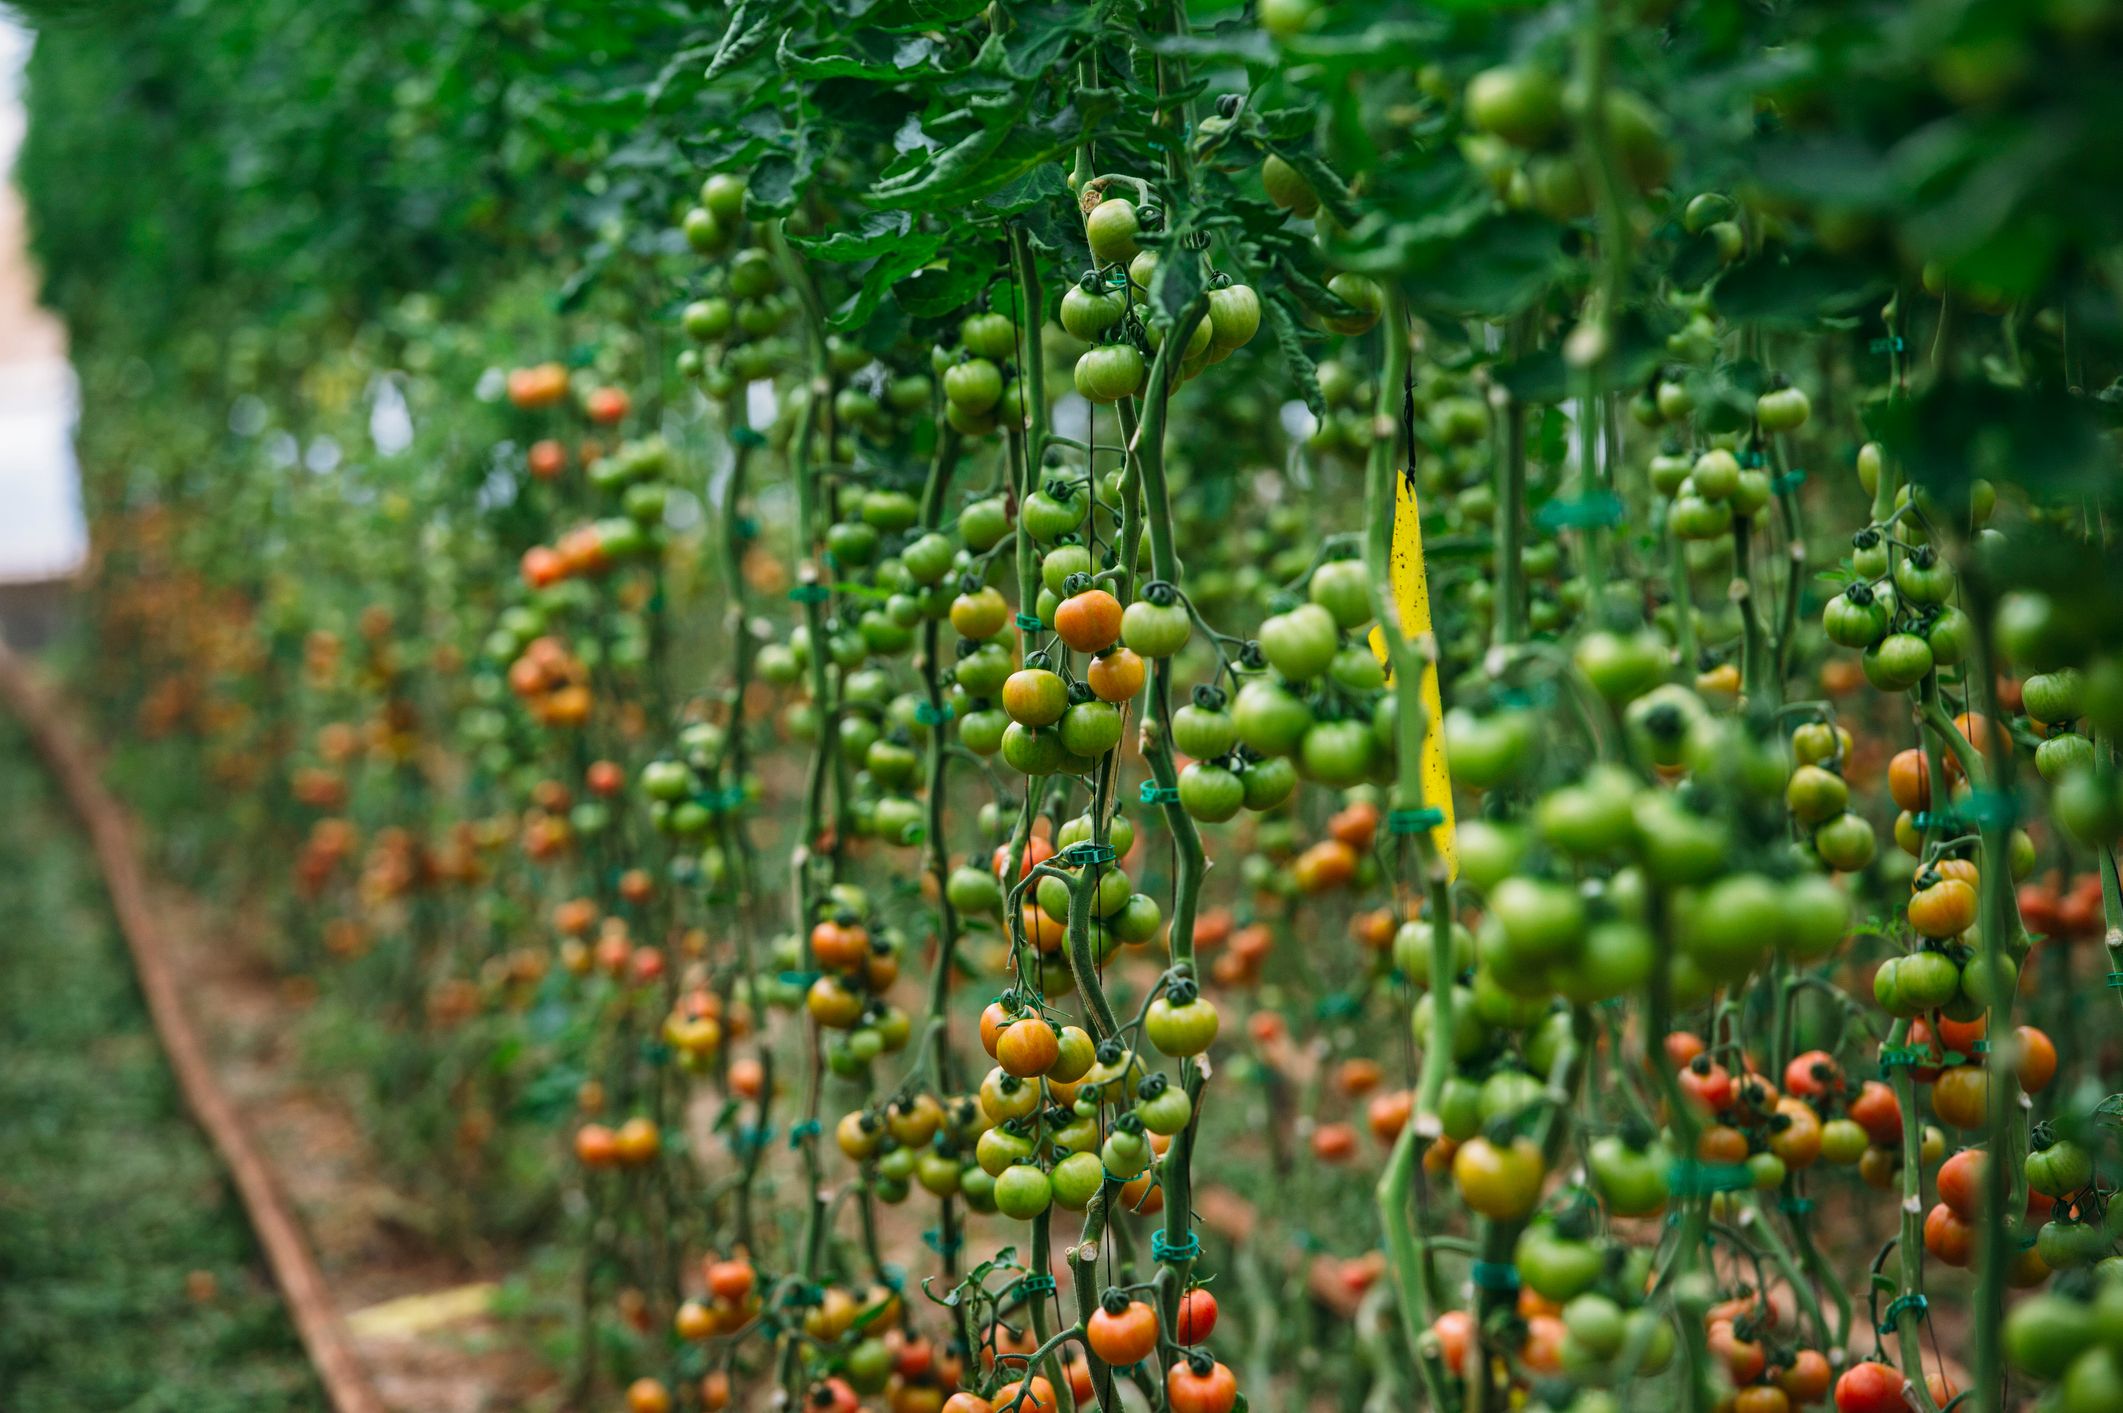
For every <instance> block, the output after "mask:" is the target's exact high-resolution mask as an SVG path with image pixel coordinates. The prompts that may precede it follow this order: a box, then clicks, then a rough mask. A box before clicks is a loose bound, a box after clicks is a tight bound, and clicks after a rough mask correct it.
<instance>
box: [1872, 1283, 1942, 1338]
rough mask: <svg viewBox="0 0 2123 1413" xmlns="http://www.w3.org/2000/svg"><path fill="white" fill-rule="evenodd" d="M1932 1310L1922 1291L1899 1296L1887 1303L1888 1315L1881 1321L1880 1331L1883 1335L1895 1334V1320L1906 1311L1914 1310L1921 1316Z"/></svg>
mask: <svg viewBox="0 0 2123 1413" xmlns="http://www.w3.org/2000/svg"><path fill="white" fill-rule="evenodd" d="M1930 1308H1931V1302H1930V1301H1928V1300H1926V1299H1925V1298H1924V1295H1923V1292H1921V1291H1912V1292H1910V1293H1909V1294H1908V1295H1897V1296H1896V1297H1895V1298H1894V1299H1892V1300H1890V1301H1888V1302H1887V1313H1886V1315H1884V1316H1882V1317H1881V1319H1880V1323H1879V1327H1878V1328H1879V1331H1880V1333H1881V1334H1883V1335H1890V1334H1893V1333H1894V1329H1895V1319H1896V1318H1897V1317H1898V1316H1899V1315H1901V1313H1902V1312H1903V1311H1904V1310H1914V1311H1916V1312H1917V1313H1918V1314H1919V1315H1921V1314H1923V1313H1924V1312H1925V1311H1926V1310H1928V1309H1930Z"/></svg>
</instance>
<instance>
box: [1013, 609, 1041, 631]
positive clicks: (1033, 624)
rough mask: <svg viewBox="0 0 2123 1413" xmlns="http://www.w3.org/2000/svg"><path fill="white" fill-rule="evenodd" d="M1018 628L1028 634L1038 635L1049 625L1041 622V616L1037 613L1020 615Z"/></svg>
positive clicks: (1018, 616)
mask: <svg viewBox="0 0 2123 1413" xmlns="http://www.w3.org/2000/svg"><path fill="white" fill-rule="evenodd" d="M1017 626H1018V628H1019V629H1020V630H1022V631H1024V632H1026V633H1037V632H1039V631H1040V630H1041V629H1043V628H1045V627H1046V626H1047V625H1046V624H1044V623H1042V622H1040V621H1039V615H1038V614H1036V613H1020V614H1018V615H1017Z"/></svg>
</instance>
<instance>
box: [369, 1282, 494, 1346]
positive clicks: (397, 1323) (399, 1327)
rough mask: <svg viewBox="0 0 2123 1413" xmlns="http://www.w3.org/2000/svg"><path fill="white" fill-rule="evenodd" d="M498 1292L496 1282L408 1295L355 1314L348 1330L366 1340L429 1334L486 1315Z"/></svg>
mask: <svg viewBox="0 0 2123 1413" xmlns="http://www.w3.org/2000/svg"><path fill="white" fill-rule="evenodd" d="M496 1289H497V1287H496V1286H495V1284H494V1283H493V1282H492V1281H479V1282H475V1283H474V1284H472V1285H460V1286H453V1287H452V1288H450V1289H448V1290H438V1291H428V1292H424V1293H422V1294H419V1295H404V1296H400V1297H399V1298H398V1299H396V1300H386V1301H384V1302H383V1303H382V1304H381V1305H371V1306H369V1307H368V1308H367V1309H364V1310H356V1311H354V1312H353V1313H352V1314H350V1315H348V1316H347V1317H346V1326H347V1329H348V1330H350V1331H352V1332H353V1333H354V1334H356V1335H359V1336H362V1337H364V1338H367V1337H375V1336H383V1337H400V1338H402V1337H406V1336H410V1335H418V1334H425V1333H427V1332H428V1331H429V1330H434V1329H440V1328H442V1327H443V1326H445V1325H454V1324H457V1323H458V1322H459V1321H462V1320H470V1319H474V1318H477V1317H478V1316H481V1315H484V1314H486V1312H487V1310H488V1308H489V1307H490V1306H491V1305H492V1304H493V1303H494V1292H495V1290H496Z"/></svg>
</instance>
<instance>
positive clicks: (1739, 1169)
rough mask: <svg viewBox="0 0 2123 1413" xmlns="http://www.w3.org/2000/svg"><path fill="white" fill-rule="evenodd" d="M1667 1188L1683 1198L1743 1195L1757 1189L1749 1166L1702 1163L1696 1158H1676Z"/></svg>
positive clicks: (1669, 1173)
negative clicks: (1744, 1192) (1711, 1195)
mask: <svg viewBox="0 0 2123 1413" xmlns="http://www.w3.org/2000/svg"><path fill="white" fill-rule="evenodd" d="M1666 1186H1667V1187H1668V1189H1669V1190H1671V1191H1672V1192H1673V1193H1674V1195H1675V1196H1679V1197H1705V1196H1708V1195H1710V1194H1712V1193H1717V1192H1741V1191H1744V1190H1746V1189H1747V1188H1750V1187H1753V1186H1754V1170H1753V1169H1752V1168H1750V1167H1748V1166H1747V1165H1746V1164H1745V1163H1700V1162H1697V1161H1696V1160H1695V1159H1693V1158H1676V1159H1675V1160H1674V1162H1673V1165H1672V1166H1671V1167H1669V1168H1668V1169H1667V1170H1666Z"/></svg>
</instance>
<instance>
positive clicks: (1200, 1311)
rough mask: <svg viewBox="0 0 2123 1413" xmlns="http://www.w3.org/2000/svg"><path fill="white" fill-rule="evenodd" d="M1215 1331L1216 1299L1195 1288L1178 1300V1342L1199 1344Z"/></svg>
mask: <svg viewBox="0 0 2123 1413" xmlns="http://www.w3.org/2000/svg"><path fill="white" fill-rule="evenodd" d="M1215 1330H1216V1297H1215V1296H1214V1295H1212V1294H1210V1293H1209V1292H1208V1291H1207V1290H1205V1289H1203V1288H1202V1287H1201V1286H1196V1287H1195V1288H1194V1289H1192V1290H1190V1291H1188V1292H1187V1293H1186V1294H1185V1295H1182V1296H1181V1297H1180V1298H1179V1342H1180V1343H1181V1344H1200V1343H1202V1342H1203V1341H1204V1340H1206V1339H1208V1338H1209V1336H1210V1335H1211V1334H1213V1333H1214V1332H1215Z"/></svg>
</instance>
